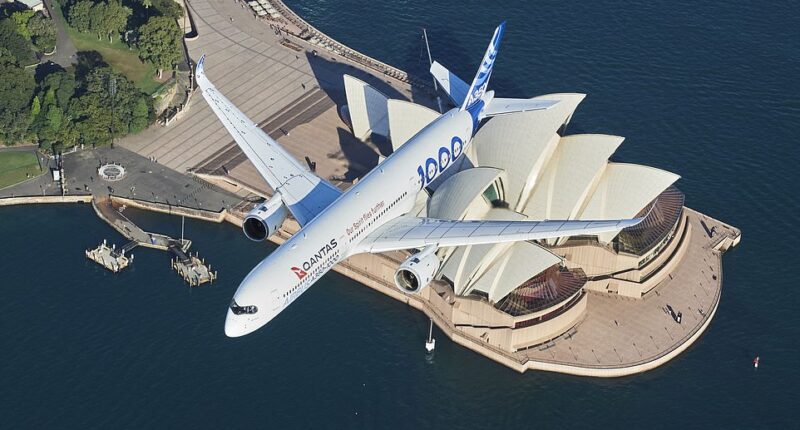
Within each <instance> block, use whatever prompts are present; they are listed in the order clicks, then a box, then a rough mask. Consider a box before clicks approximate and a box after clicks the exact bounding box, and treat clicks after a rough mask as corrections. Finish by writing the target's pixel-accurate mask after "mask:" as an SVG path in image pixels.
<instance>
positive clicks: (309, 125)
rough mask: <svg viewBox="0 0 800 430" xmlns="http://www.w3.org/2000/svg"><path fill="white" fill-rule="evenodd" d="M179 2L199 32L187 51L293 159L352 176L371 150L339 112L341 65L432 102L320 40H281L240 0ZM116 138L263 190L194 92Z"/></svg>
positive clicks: (331, 174) (177, 165)
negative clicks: (175, 110) (183, 104)
mask: <svg viewBox="0 0 800 430" xmlns="http://www.w3.org/2000/svg"><path fill="white" fill-rule="evenodd" d="M187 3H188V6H189V11H190V12H191V13H192V17H193V20H194V22H195V25H196V28H197V32H198V35H199V36H198V38H197V39H196V40H193V41H187V46H188V48H189V53H190V56H191V57H192V58H193V59H194V60H197V59H199V58H200V56H201V55H203V54H205V55H206V63H205V64H206V66H205V67H206V73H207V74H208V76H209V78H210V79H211V80H212V82H213V83H214V84H215V85H216V86H217V88H218V89H219V90H220V91H221V92H222V93H223V94H225V96H226V97H228V98H229V99H230V100H231V101H232V102H233V103H234V104H235V105H236V106H237V107H238V108H239V109H241V110H242V111H243V112H244V113H245V114H246V115H248V116H249V117H250V118H251V119H252V120H253V121H254V122H256V123H257V124H259V125H260V126H262V127H263V128H264V130H265V131H266V132H267V134H269V135H270V136H271V137H273V138H274V139H276V140H277V141H278V142H279V143H280V144H282V145H283V146H284V147H286V148H287V150H288V151H289V152H291V153H292V154H293V155H294V156H295V157H297V158H298V159H299V160H301V161H302V160H304V157H306V156H308V157H309V158H311V159H312V161H316V162H317V166H318V169H319V170H318V171H317V173H318V174H319V175H320V176H322V177H324V178H328V179H330V178H337V177H347V178H348V179H353V178H354V177H358V176H359V175H360V174H363V173H365V172H366V171H368V170H369V169H370V168H371V167H373V166H374V165H375V164H376V163H377V160H378V154H377V152H376V151H375V149H374V148H371V147H369V146H366V145H364V144H363V143H361V142H359V141H358V140H357V139H355V138H353V136H352V135H351V134H350V132H349V130H348V128H347V126H346V125H345V123H344V122H343V121H342V120H341V119H340V117H339V108H340V107H341V106H342V105H343V104H344V103H345V96H344V84H343V78H342V75H343V74H345V73H347V74H350V75H353V76H356V77H358V78H359V79H362V80H364V81H366V82H368V83H370V84H371V85H374V86H376V88H378V89H380V90H381V91H382V92H384V93H385V94H387V95H388V96H390V97H392V98H401V99H406V100H414V101H415V102H418V103H423V104H426V105H431V104H432V99H431V98H430V96H429V95H426V94H418V93H415V92H414V90H412V88H411V87H410V86H409V85H408V84H406V83H402V82H400V81H396V80H394V79H391V80H390V81H389V83H387V81H385V80H383V79H379V78H377V77H375V76H374V75H371V74H369V73H367V72H364V71H363V70H362V67H356V66H355V65H354V64H351V63H349V62H348V61H347V60H345V59H344V58H343V57H339V56H333V54H330V53H328V52H327V51H323V50H322V49H320V48H319V47H316V46H312V45H308V44H305V43H304V42H302V41H299V40H296V39H294V40H293V42H294V43H295V45H296V46H295V47H294V48H295V49H293V47H289V46H285V45H284V44H281V41H282V40H283V37H282V36H279V35H277V34H276V32H275V30H273V29H271V28H270V27H269V25H268V24H267V23H265V22H263V21H260V20H258V19H256V18H255V17H254V16H253V14H252V12H251V11H250V9H249V8H242V7H241V5H240V4H238V3H235V2H233V1H223V2H216V1H210V0H192V1H190V2H187ZM298 48H299V49H298ZM314 51H317V52H316V54H315V53H314ZM386 79H388V78H386ZM120 145H121V146H123V147H125V148H127V149H130V150H131V151H134V152H136V153H138V154H141V155H143V156H145V157H148V158H149V157H153V158H155V159H156V160H158V163H159V164H161V165H164V166H166V167H169V168H171V169H174V170H176V171H178V172H181V173H185V172H194V171H196V172H198V173H214V174H217V175H227V176H229V177H231V178H232V179H235V180H236V181H237V182H240V183H243V184H245V185H247V186H249V187H251V188H254V189H257V190H258V191H260V192H263V193H271V190H269V188H268V187H267V185H266V183H264V181H263V180H262V179H261V178H260V177H259V175H258V174H257V172H256V171H255V169H254V168H253V167H252V165H251V164H250V163H249V162H248V161H246V159H245V158H244V156H243V155H242V154H241V152H240V151H239V150H238V148H237V147H236V146H235V144H234V142H233V140H232V138H231V137H230V135H229V134H228V133H227V131H226V130H225V129H224V127H223V126H222V124H221V123H220V122H219V120H218V119H217V118H216V116H214V114H213V112H212V111H211V109H210V108H209V107H208V105H207V104H206V102H205V100H204V99H203V98H202V96H201V95H200V94H199V93H195V94H194V95H193V97H192V99H191V101H190V102H189V109H188V111H186V112H185V113H184V114H183V115H182V116H181V117H179V119H177V120H176V121H175V122H174V123H172V124H170V125H169V126H164V127H162V126H155V127H151V128H150V129H148V130H146V131H145V132H143V133H140V134H138V135H135V136H128V137H126V138H124V139H122V140H121V141H120ZM319 161H324V162H319ZM334 183H337V181H335V180H334ZM339 183H340V182H339ZM340 184H341V183H340ZM341 185H342V186H347V185H348V184H341Z"/></svg>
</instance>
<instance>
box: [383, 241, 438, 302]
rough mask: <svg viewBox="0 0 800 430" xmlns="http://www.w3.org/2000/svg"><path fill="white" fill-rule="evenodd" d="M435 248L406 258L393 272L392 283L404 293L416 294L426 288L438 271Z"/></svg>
mask: <svg viewBox="0 0 800 430" xmlns="http://www.w3.org/2000/svg"><path fill="white" fill-rule="evenodd" d="M435 250H436V248H435V247H431V248H430V249H427V248H426V249H424V250H422V251H421V252H419V253H417V254H414V255H412V256H411V257H408V258H407V259H406V261H404V262H403V264H401V265H400V267H398V268H397V271H396V272H394V283H395V285H397V288H399V289H400V291H402V292H404V293H409V294H417V293H419V292H420V291H422V289H423V288H425V287H427V286H428V284H429V283H430V282H431V281H432V280H433V277H434V276H436V272H438V271H439V264H440V262H439V258H438V257H437V256H436V254H435V253H434V251H435Z"/></svg>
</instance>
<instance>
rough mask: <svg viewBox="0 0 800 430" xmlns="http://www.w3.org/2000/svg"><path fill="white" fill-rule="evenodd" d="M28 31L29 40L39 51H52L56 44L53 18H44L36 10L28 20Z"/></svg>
mask: <svg viewBox="0 0 800 430" xmlns="http://www.w3.org/2000/svg"><path fill="white" fill-rule="evenodd" d="M28 33H29V34H30V35H31V42H33V44H34V46H36V48H37V49H39V51H41V52H52V51H53V49H55V46H56V29H55V27H54V26H53V20H51V19H49V18H46V17H45V16H44V14H42V13H41V12H37V13H36V14H35V15H33V16H32V17H31V19H29V20H28Z"/></svg>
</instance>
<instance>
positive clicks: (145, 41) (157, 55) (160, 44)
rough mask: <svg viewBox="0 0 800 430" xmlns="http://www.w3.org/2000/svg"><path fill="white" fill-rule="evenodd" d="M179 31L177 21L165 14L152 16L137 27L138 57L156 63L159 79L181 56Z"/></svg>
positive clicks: (180, 35)
mask: <svg viewBox="0 0 800 430" xmlns="http://www.w3.org/2000/svg"><path fill="white" fill-rule="evenodd" d="M181 33H182V32H181V29H180V28H178V23H177V22H175V20H174V19H172V18H168V17H166V16H154V17H152V18H150V19H149V20H148V21H147V23H145V24H144V25H143V26H141V27H140V28H139V42H138V46H139V58H141V59H142V60H145V61H150V62H152V63H153V64H155V65H156V67H157V68H158V77H159V79H160V78H161V74H162V72H163V70H164V69H166V68H172V67H174V66H175V64H176V63H177V62H178V61H179V60H180V58H181V54H182V51H181V37H182V36H183V35H182V34H181Z"/></svg>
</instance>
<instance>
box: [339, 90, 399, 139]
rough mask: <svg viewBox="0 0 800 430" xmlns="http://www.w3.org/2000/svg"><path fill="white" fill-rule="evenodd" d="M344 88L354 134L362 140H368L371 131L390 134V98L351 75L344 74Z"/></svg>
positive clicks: (384, 134)
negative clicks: (388, 104)
mask: <svg viewBox="0 0 800 430" xmlns="http://www.w3.org/2000/svg"><path fill="white" fill-rule="evenodd" d="M344 90H345V93H346V95H347V108H348V110H349V112H350V123H351V124H352V127H353V134H354V135H355V136H356V137H357V138H359V139H361V140H366V139H367V138H368V137H369V136H370V134H371V133H375V134H379V135H381V136H389V118H388V111H387V109H388V108H387V100H388V98H387V97H386V96H385V95H383V94H382V93H381V92H380V91H378V90H376V89H375V88H373V87H372V86H370V85H368V84H367V83H366V82H364V81H362V80H360V79H358V78H354V77H352V76H350V75H344Z"/></svg>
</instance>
